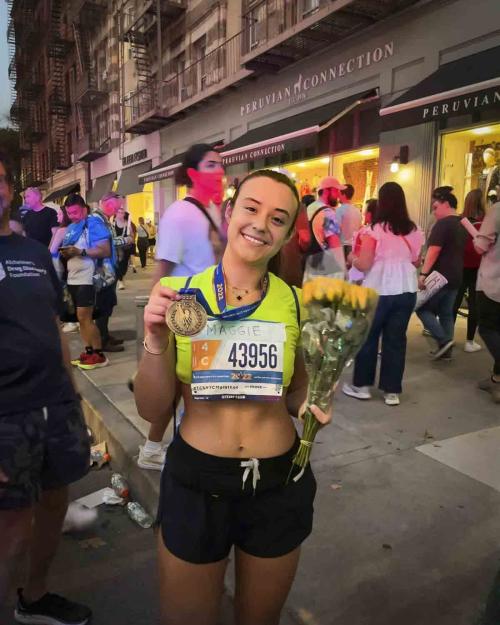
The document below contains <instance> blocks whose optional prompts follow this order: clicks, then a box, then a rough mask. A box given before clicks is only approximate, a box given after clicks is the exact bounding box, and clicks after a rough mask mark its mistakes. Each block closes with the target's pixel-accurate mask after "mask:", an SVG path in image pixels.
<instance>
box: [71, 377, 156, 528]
mask: <svg viewBox="0 0 500 625" xmlns="http://www.w3.org/2000/svg"><path fill="white" fill-rule="evenodd" d="M77 378H78V387H79V389H80V392H81V394H82V396H83V397H84V400H83V410H84V414H85V420H86V422H87V425H88V426H89V427H90V429H91V430H92V433H93V435H94V438H95V442H102V441H106V444H107V446H108V451H109V453H110V455H111V461H112V465H113V469H115V470H116V471H118V472H120V473H122V474H123V475H124V476H125V477H126V478H127V480H128V481H129V484H130V491H131V493H132V498H133V499H136V500H137V501H139V502H140V503H141V504H142V505H143V506H144V507H145V508H146V510H147V511H148V512H149V513H150V514H152V515H153V516H155V515H156V509H157V507H158V497H159V494H160V472H159V471H144V470H143V469H140V468H139V467H138V466H137V463H136V458H137V454H138V451H139V449H138V448H139V445H142V444H143V443H144V437H143V436H142V435H141V434H140V433H139V432H138V431H137V430H136V429H135V428H134V426H133V425H131V424H130V423H129V422H128V421H127V419H125V417H124V416H123V415H122V413H121V412H120V411H119V410H118V409H117V408H116V407H115V406H114V405H113V404H112V403H111V402H110V401H109V400H108V399H107V398H106V397H105V396H104V395H103V393H102V392H101V391H100V390H99V389H98V388H97V387H96V386H94V384H92V382H90V381H89V379H88V378H87V377H86V376H85V375H83V374H81V373H80V372H78V373H77Z"/></svg>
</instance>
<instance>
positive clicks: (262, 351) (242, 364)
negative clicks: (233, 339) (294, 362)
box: [227, 342, 278, 369]
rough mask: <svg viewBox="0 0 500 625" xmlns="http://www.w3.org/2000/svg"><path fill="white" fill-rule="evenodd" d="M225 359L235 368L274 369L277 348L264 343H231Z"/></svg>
mask: <svg viewBox="0 0 500 625" xmlns="http://www.w3.org/2000/svg"><path fill="white" fill-rule="evenodd" d="M227 359H228V362H229V363H231V365H232V366H233V367H234V368H235V369H237V368H239V369H257V368H258V369H276V368H277V366H278V348H277V346H276V345H267V344H266V343H246V342H245V343H233V345H232V347H231V349H230V351H229V355H228V358H227Z"/></svg>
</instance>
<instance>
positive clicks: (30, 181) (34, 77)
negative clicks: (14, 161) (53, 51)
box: [7, 0, 48, 187]
mask: <svg viewBox="0 0 500 625" xmlns="http://www.w3.org/2000/svg"><path fill="white" fill-rule="evenodd" d="M34 5H35V2H33V1H32V0H8V2H7V7H8V13H9V15H10V21H9V25H8V29H7V41H8V46H9V53H10V54H9V56H10V63H9V70H8V73H9V79H10V84H11V94H12V96H14V95H15V98H14V97H13V98H12V99H13V105H12V107H11V109H10V116H11V120H12V122H13V123H14V125H15V126H16V127H17V128H18V130H19V143H20V150H21V185H22V186H23V187H26V186H29V185H39V184H42V183H43V182H44V180H45V178H46V177H47V175H48V168H47V163H45V162H44V161H43V159H42V150H41V149H40V145H39V144H40V141H41V140H42V139H43V138H44V137H45V135H46V120H45V119H44V117H43V109H41V108H40V106H39V101H40V99H41V98H40V95H41V94H42V93H43V89H44V86H43V79H42V77H41V76H39V75H38V74H37V72H36V69H35V67H34V64H33V63H32V59H33V55H34V51H35V48H36V45H37V42H38V41H39V39H40V33H39V30H40V29H39V26H38V25H37V22H36V20H35V19H34Z"/></svg>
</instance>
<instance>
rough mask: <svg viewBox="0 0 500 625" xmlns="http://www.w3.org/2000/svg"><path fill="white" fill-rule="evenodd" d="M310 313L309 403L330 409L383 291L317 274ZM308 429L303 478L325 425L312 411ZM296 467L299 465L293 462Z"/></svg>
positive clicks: (300, 457)
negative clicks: (321, 426) (347, 365)
mask: <svg viewBox="0 0 500 625" xmlns="http://www.w3.org/2000/svg"><path fill="white" fill-rule="evenodd" d="M302 296H303V303H304V306H305V308H306V311H307V315H306V316H305V319H304V322H303V324H302V347H303V351H304V360H305V365H306V371H307V375H308V377H309V387H308V393H307V405H311V404H314V405H316V406H318V407H319V408H320V409H321V410H324V411H326V410H328V407H329V405H330V400H331V397H332V395H333V392H334V391H335V387H336V385H337V382H338V380H339V378H340V374H341V373H342V370H343V369H344V367H345V365H346V364H347V362H348V361H349V360H351V359H352V358H354V356H355V355H356V354H357V352H358V351H359V349H360V348H361V346H362V345H363V343H364V342H365V340H366V337H367V336H368V332H369V330H370V326H371V323H372V320H373V316H374V314H375V309H376V307H377V302H378V294H377V292H376V291H374V290H373V289H369V288H366V287H363V286H358V285H356V284H349V283H348V282H344V280H339V279H336V278H324V277H320V278H315V279H314V280H311V281H309V282H306V283H305V284H304V286H303V290H302ZM303 418H304V429H303V433H302V438H301V440H300V446H299V449H298V450H297V453H296V454H295V456H294V459H293V465H296V466H297V467H300V469H301V470H300V472H299V473H298V475H297V476H296V477H295V478H294V480H295V481H297V480H298V479H300V477H301V476H302V474H303V472H304V470H305V467H306V466H307V463H308V462H309V457H310V455H311V448H312V445H313V442H314V439H315V437H316V434H317V432H318V430H319V428H320V424H319V423H318V421H317V419H316V418H315V417H314V415H313V414H312V412H311V411H310V410H309V409H307V410H306V412H305V414H304V417H303ZM292 469H293V466H292Z"/></svg>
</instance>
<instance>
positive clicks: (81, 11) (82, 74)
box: [72, 0, 111, 162]
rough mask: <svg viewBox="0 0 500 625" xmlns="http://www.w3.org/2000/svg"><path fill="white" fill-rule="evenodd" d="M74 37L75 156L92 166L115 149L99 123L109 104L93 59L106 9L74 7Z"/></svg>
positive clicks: (78, 4)
mask: <svg viewBox="0 0 500 625" xmlns="http://www.w3.org/2000/svg"><path fill="white" fill-rule="evenodd" d="M74 5H75V6H74V8H75V11H74V13H73V24H72V27H73V35H74V39H75V45H76V60H77V78H76V84H75V89H74V94H73V104H74V107H75V109H74V110H75V114H76V123H77V141H76V150H75V156H76V159H77V160H79V161H85V162H90V161H93V160H96V159H97V158H99V157H101V156H103V155H104V154H107V153H108V152H109V151H110V149H111V142H110V137H109V133H104V134H105V136H101V134H100V132H99V129H98V128H97V124H96V120H95V112H96V107H98V106H100V105H102V104H103V103H105V102H106V101H107V100H108V92H107V87H108V85H106V84H105V83H104V79H103V77H101V80H99V78H98V76H97V68H96V66H95V61H94V59H93V58H92V50H91V46H90V39H89V35H90V33H96V32H97V31H98V29H99V27H100V25H101V23H102V19H103V17H104V16H105V9H106V7H105V5H104V4H102V3H100V2H84V1H82V0H77V1H76V2H75V3H74Z"/></svg>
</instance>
